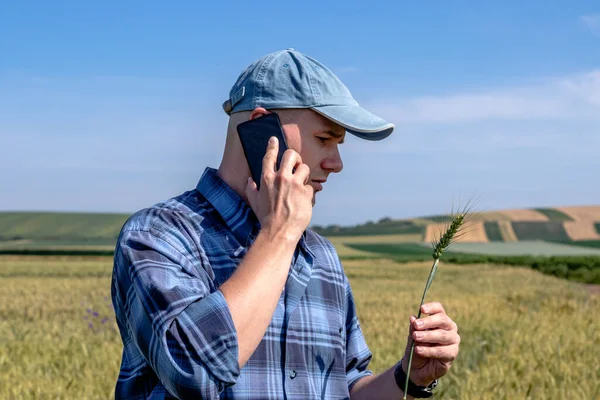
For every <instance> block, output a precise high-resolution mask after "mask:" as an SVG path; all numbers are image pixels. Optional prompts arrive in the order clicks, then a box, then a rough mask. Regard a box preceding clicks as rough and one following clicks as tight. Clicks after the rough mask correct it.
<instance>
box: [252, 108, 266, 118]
mask: <svg viewBox="0 0 600 400" xmlns="http://www.w3.org/2000/svg"><path fill="white" fill-rule="evenodd" d="M267 114H271V112H270V111H267V110H265V109H264V108H262V107H256V108H255V109H254V110H252V113H251V114H250V119H255V118H260V117H262V116H265V115H267Z"/></svg>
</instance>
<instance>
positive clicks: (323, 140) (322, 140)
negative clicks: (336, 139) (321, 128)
mask: <svg viewBox="0 0 600 400" xmlns="http://www.w3.org/2000/svg"><path fill="white" fill-rule="evenodd" d="M317 139H319V140H320V141H321V143H325V142H326V141H327V140H328V139H329V138H326V137H321V136H317Z"/></svg>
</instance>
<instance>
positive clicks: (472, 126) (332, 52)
mask: <svg viewBox="0 0 600 400" xmlns="http://www.w3.org/2000/svg"><path fill="white" fill-rule="evenodd" d="M13 3H14V4H10V5H9V4H6V3H4V4H3V5H1V6H0V16H1V17H2V23H0V188H1V192H2V196H0V210H61V211H115V212H127V213H130V212H134V211H135V210H137V209H140V208H143V207H146V206H149V205H151V204H153V203H155V202H158V201H160V200H163V199H166V198H169V197H171V196H174V195H177V194H179V193H181V192H183V191H185V190H187V189H190V188H193V187H194V185H195V184H196V182H197V180H198V178H199V177H200V175H201V173H202V172H203V171H204V169H205V168H206V167H207V166H214V167H216V166H217V165H218V163H219V160H220V157H221V151H222V146H223V144H224V137H225V135H224V134H225V127H226V122H227V120H226V116H225V114H224V113H223V112H222V110H221V108H220V107H221V103H222V102H223V101H224V100H225V99H226V96H227V93H228V91H229V89H230V87H231V85H232V84H233V82H234V81H235V79H236V78H237V76H238V74H239V73H240V72H241V70H242V69H243V68H244V67H245V66H246V65H248V64H249V63H250V62H251V61H253V60H254V59H256V58H258V57H260V56H262V55H264V54H266V53H268V52H271V51H275V50H279V49H283V48H287V47H294V48H296V49H297V50H299V51H302V52H304V53H306V54H308V55H311V56H313V57H315V58H317V59H318V60H320V61H322V62H323V63H325V64H326V65H328V66H329V67H330V68H331V69H333V70H334V72H336V73H337V74H338V76H339V77H340V78H341V79H342V80H343V81H344V83H345V84H346V85H347V86H348V87H349V88H350V90H351V91H352V93H353V95H354V96H355V97H356V99H357V100H358V101H359V103H361V104H362V105H363V106H364V107H366V108H368V109H370V110H372V111H373V112H375V113H377V114H379V115H381V116H383V117H385V118H387V119H389V120H391V121H392V122H394V123H395V124H396V131H395V132H394V134H393V135H392V137H390V138H389V139H388V140H386V141H382V142H364V141H361V140H359V139H356V138H353V137H348V140H347V141H346V143H345V144H344V145H343V146H342V149H341V153H342V157H343V159H344V171H343V172H342V173H341V174H339V175H337V176H332V177H331V178H330V180H329V181H328V183H327V185H326V187H325V190H324V192H322V193H320V194H319V195H318V198H317V205H316V207H315V209H314V216H313V223H314V224H333V223H335V224H344V225H346V224H354V223H358V222H364V221H366V220H377V219H379V218H382V217H385V216H390V217H395V218H403V217H411V216H417V215H427V214H435V213H443V212H446V211H449V209H450V207H451V206H452V202H453V200H456V199H458V198H459V197H460V198H467V197H469V196H470V195H473V194H475V195H477V197H478V199H479V202H478V209H480V210H494V209H501V208H516V207H534V206H535V207H538V206H558V205H582V204H598V203H600V184H599V182H600V179H599V178H598V172H599V171H600V161H598V160H599V158H598V150H599V149H600V4H598V3H597V2H594V1H579V2H568V1H556V2H551V3H548V2H542V1H530V2H522V1H521V2H517V1H503V2H495V4H492V3H491V2H488V3H486V4H483V2H464V1H455V2H444V3H441V2H437V3H436V4H435V6H433V5H431V4H429V5H426V4H424V3H423V2H400V1H390V2H348V1H344V2H341V1H340V2H334V1H330V2H324V1H319V2H311V1H304V2H294V3H291V4H286V5H282V2H273V3H268V2H261V3H251V2H232V1H228V2H206V3H205V2H197V1H194V2H193V1H179V2H143V3H142V2H133V1H132V2H127V4H126V5H125V4H122V3H123V2H112V1H105V2H96V4H83V3H84V2H75V1H60V2H52V3H50V2H31V1H30V2H19V3H18V4H17V2H13ZM87 3H91V2H87Z"/></svg>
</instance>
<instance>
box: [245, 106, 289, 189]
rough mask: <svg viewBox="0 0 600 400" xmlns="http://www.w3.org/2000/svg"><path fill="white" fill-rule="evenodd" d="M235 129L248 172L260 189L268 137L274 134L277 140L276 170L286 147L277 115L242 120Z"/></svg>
mask: <svg viewBox="0 0 600 400" xmlns="http://www.w3.org/2000/svg"><path fill="white" fill-rule="evenodd" d="M237 131H238V135H239V137H240V141H241V143H242V147H243V149H244V154H245V156H246V160H247V162H248V166H249V167H250V174H251V175H252V179H253V180H254V182H255V183H256V187H257V189H260V181H261V176H262V164H263V158H264V156H265V154H266V152H267V145H268V143H269V138H270V137H271V136H275V137H276V138H277V139H278V141H279V152H278V153H277V164H276V170H279V167H280V166H281V159H282V157H283V153H285V151H286V150H287V149H288V146H287V142H286V140H285V135H284V133H283V128H282V127H281V122H280V120H279V116H278V115H277V114H276V113H269V114H266V115H264V116H262V117H258V118H255V119H251V120H249V121H245V122H242V123H241V124H239V125H238V126H237Z"/></svg>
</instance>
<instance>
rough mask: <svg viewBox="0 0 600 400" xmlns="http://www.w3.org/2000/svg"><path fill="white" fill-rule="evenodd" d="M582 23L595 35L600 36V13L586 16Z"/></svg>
mask: <svg viewBox="0 0 600 400" xmlns="http://www.w3.org/2000/svg"><path fill="white" fill-rule="evenodd" d="M581 21H582V22H583V23H584V24H585V26H587V27H588V28H589V29H590V31H592V33H593V34H594V35H598V36H600V13H598V14H589V15H584V16H582V17H581Z"/></svg>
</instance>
